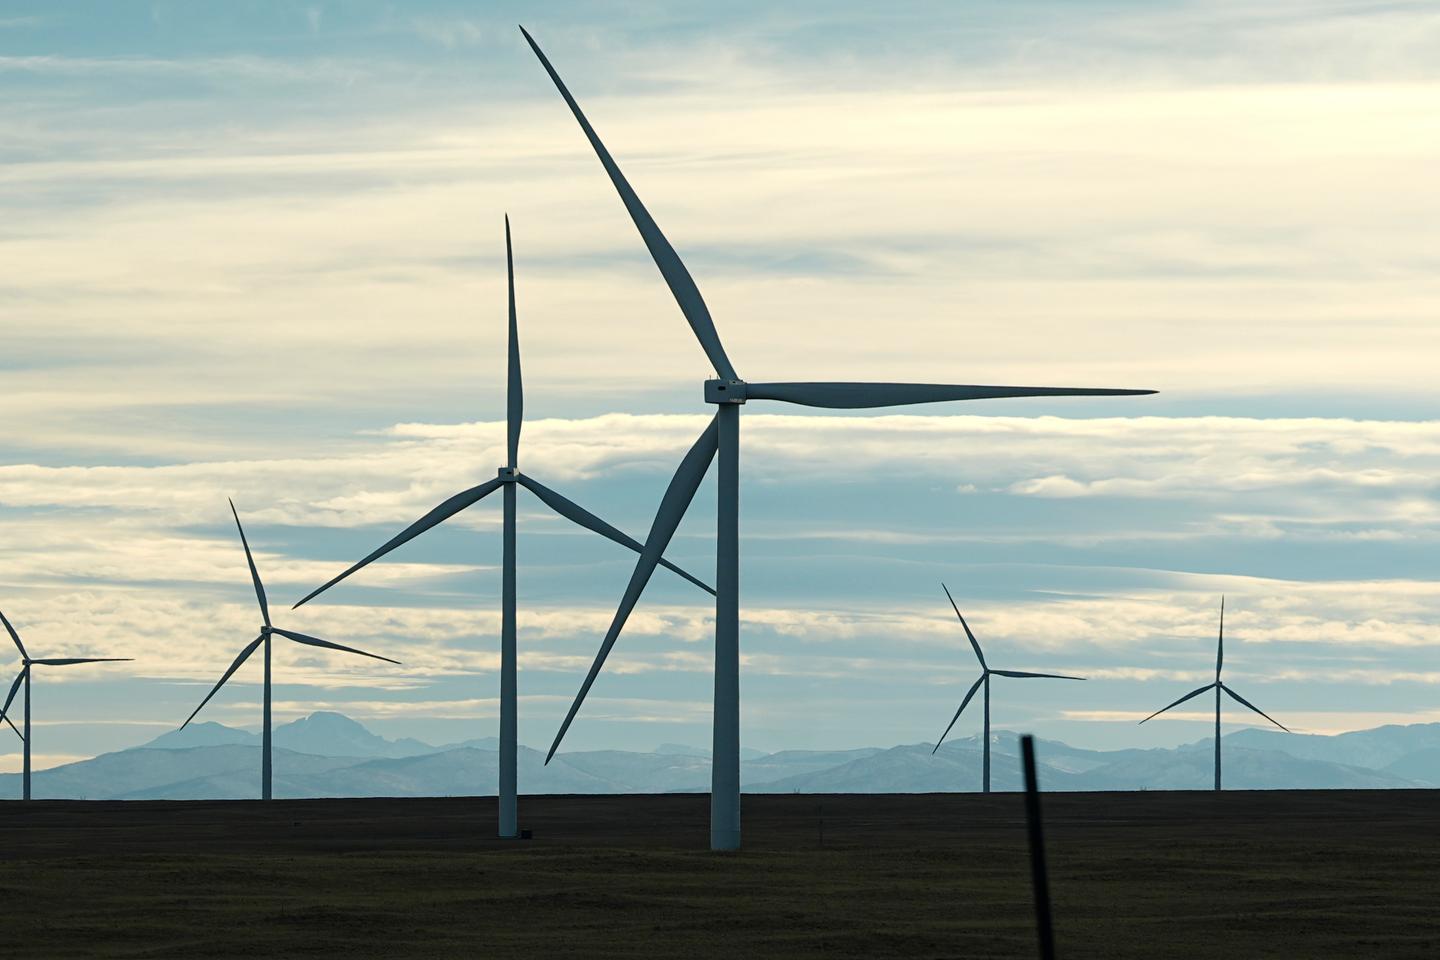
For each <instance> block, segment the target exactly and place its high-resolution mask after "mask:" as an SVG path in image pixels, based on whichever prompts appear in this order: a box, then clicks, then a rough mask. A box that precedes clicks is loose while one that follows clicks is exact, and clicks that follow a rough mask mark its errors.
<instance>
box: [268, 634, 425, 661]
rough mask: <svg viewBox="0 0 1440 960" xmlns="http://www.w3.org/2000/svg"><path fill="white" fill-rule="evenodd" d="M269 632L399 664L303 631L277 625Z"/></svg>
mask: <svg viewBox="0 0 1440 960" xmlns="http://www.w3.org/2000/svg"><path fill="white" fill-rule="evenodd" d="M270 632H271V633H278V634H280V636H282V637H288V638H289V639H291V640H294V641H295V642H296V643H306V644H309V645H310V646H312V647H325V648H327V649H329V650H343V651H345V652H346V653H358V654H360V656H362V657H373V658H375V659H376V660H384V661H385V662H386V663H394V664H397V665H398V664H399V663H400V661H399V660H391V659H390V658H389V657H382V656H380V654H378V653H366V652H365V651H364V650H356V649H355V648H354V647H347V646H344V645H343V644H339V643H331V642H330V641H329V640H321V639H320V638H319V637H311V636H306V635H305V634H303V633H296V632H295V631H293V630H281V629H280V628H279V627H271V628H270Z"/></svg>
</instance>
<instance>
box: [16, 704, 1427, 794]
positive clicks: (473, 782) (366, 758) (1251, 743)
mask: <svg viewBox="0 0 1440 960" xmlns="http://www.w3.org/2000/svg"><path fill="white" fill-rule="evenodd" d="M274 744H275V751H274V761H275V763H274V770H275V774H274V786H275V795H276V796H277V797H289V798H300V797H366V796H395V797H417V796H484V795H491V794H493V793H494V792H495V782H496V769H497V754H496V742H495V739H494V738H493V737H486V738H481V739H476V740H467V741H464V742H461V743H452V744H446V745H442V746H433V745H431V744H427V743H424V742H422V741H420V740H414V739H409V738H405V739H400V740H389V739H386V738H385V737H381V736H379V735H377V734H375V733H373V732H371V731H370V730H368V729H366V727H365V726H364V725H362V724H360V723H358V722H356V721H355V720H352V719H350V718H349V717H346V716H344V715H342V714H338V713H314V714H311V715H310V716H308V717H304V718H302V719H300V720H296V721H294V722H293V723H288V724H285V725H283V726H280V727H277V728H276V729H275V731H274ZM980 748H981V743H980V739H979V738H978V737H970V738H961V739H957V740H953V741H951V742H949V743H946V744H945V746H944V747H942V748H941V749H940V750H939V751H938V752H937V753H935V754H934V755H933V756H932V755H931V749H932V745H931V744H928V743H916V744H905V745H901V746H894V747H889V748H880V747H863V748H859V749H854V750H783V751H780V752H778V753H768V754H767V753H761V752H760V751H753V750H752V751H748V752H747V753H746V754H745V756H744V759H743V760H742V762H741V772H740V777H741V783H742V786H743V788H744V790H745V791H746V792H748V793H928V792H964V791H972V790H976V789H978V787H979V783H980V766H981V749H980ZM991 750H992V763H993V782H994V786H995V788H996V789H998V790H1017V789H1019V787H1020V772H1019V763H1018V760H1017V759H1016V757H1017V755H1018V738H1017V735H1016V734H1013V733H1009V732H1005V731H1000V732H997V733H995V734H993V737H992V746H991ZM1213 750H1214V746H1213V741H1211V740H1201V741H1198V742H1196V743H1192V744H1186V745H1184V746H1180V747H1176V748H1173V749H1149V750H1087V749H1083V748H1079V747H1072V746H1069V745H1067V744H1064V743H1061V742H1059V741H1055V740H1042V741H1039V742H1038V744H1037V750H1036V752H1037V756H1038V757H1039V760H1040V779H1041V784H1042V785H1043V786H1044V788H1045V789H1047V790H1201V789H1206V788H1208V787H1209V786H1210V783H1211V776H1212V769H1213V766H1212V765H1213V756H1214V754H1213ZM519 763H520V787H521V792H522V793H531V794H535V793H666V792H703V791H705V790H708V789H709V781H710V760H709V751H708V750H704V749H702V748H698V747H686V746H683V745H679V744H663V745H661V746H660V747H657V748H656V749H655V750H653V751H651V752H648V753H643V752H638V751H624V750H591V751H577V752H574V753H562V754H558V755H557V756H556V757H555V759H554V760H552V761H551V763H550V765H549V766H546V765H545V763H544V754H543V753H541V752H540V751H538V750H533V749H531V748H529V747H523V746H522V747H521V748H520V761H519ZM259 768H260V738H259V736H258V735H257V734H254V733H250V732H248V731H246V730H240V729H236V728H234V727H227V726H224V725H223V724H219V723H199V724H192V725H191V726H189V727H187V728H186V729H185V730H183V731H176V732H171V733H166V734H164V735H163V736H160V737H157V738H156V739H154V740H152V741H150V742H149V743H147V744H145V745H143V746H140V747H135V748H132V749H129V750H121V751H117V752H115V753H107V754H103V755H101V756H98V757H95V758H93V759H91V760H82V761H79V762H76V763H69V764H65V765H63V766H59V767H54V768H51V769H48V770H40V771H36V772H35V773H34V775H33V789H34V794H35V796H36V797H38V798H52V799H91V800H101V799H107V800H112V799H113V800H161V799H166V800H192V799H193V800H201V799H205V800H212V799H213V800H219V799H246V798H251V797H254V796H256V794H257V792H258V789H259ZM1225 785H1226V787H1227V788H1230V789H1236V790H1266V789H1334V788H1370V789H1390V788H1413V787H1434V786H1440V723H1428V724H1413V725H1410V726H1385V727H1377V728H1375V729H1372V730H1359V731H1355V732H1352V733H1343V734H1338V735H1335V736H1322V735H1317V734H1287V733H1280V732H1278V731H1269V730H1260V729H1245V730H1240V731H1237V732H1236V733H1232V734H1230V735H1228V736H1227V737H1225ZM19 790H20V784H19V775H18V774H0V796H6V797H11V796H18V795H19Z"/></svg>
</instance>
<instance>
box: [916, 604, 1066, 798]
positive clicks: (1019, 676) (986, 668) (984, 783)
mask: <svg viewBox="0 0 1440 960" xmlns="http://www.w3.org/2000/svg"><path fill="white" fill-rule="evenodd" d="M940 589H942V590H944V591H945V596H946V597H949V599H950V606H951V607H953V608H954V610H955V616H957V617H959V618H960V626H962V627H964V628H965V636H967V637H969V638H970V646H971V647H973V648H974V650H975V659H976V660H979V661H980V679H978V680H976V681H975V683H974V684H973V685H971V687H970V690H969V692H968V693H966V694H965V699H964V700H961V701H960V709H959V710H956V711H955V716H953V717H951V718H950V726H948V727H946V728H945V732H944V733H942V734H940V739H939V740H937V741H935V750H931V751H930V755H931V756H932V757H933V756H934V755H935V751H936V750H939V749H940V744H942V743H944V742H945V738H946V737H947V736H949V734H950V729H951V727H954V726H955V721H956V720H959V719H960V714H962V713H964V712H965V708H966V707H967V706H969V705H970V699H971V698H972V697H974V696H975V691H976V690H979V689H980V688H981V687H982V686H983V687H984V688H985V697H984V699H985V733H984V737H985V751H984V758H985V759H984V761H983V764H982V770H983V775H982V777H981V789H982V790H983V791H984V792H985V793H989V792H990V678H991V677H992V676H995V677H1013V678H1014V679H1016V680H1036V679H1048V680H1084V679H1085V678H1084V677H1067V676H1065V675H1064V674H1059V673H1022V672H1020V671H1019V670H992V669H990V665H989V664H987V663H986V662H985V654H984V653H983V652H981V650H980V641H978V640H976V639H975V634H973V633H971V632H970V624H968V623H966V622H965V615H964V614H962V613H961V612H960V608H959V607H957V606H955V598H954V597H951V596H950V588H949V587H947V586H945V584H943V583H942V584H940Z"/></svg>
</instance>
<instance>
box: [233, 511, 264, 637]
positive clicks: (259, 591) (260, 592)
mask: <svg viewBox="0 0 1440 960" xmlns="http://www.w3.org/2000/svg"><path fill="white" fill-rule="evenodd" d="M230 512H231V513H233V514H235V527H236V529H238V530H239V531H240V542H241V543H242V544H244V545H245V562H246V563H248V564H249V565H250V579H251V580H254V581H255V598H256V599H257V600H259V601H260V615H261V616H262V617H264V618H265V626H267V627H268V626H270V604H269V602H268V601H267V600H266V599H265V585H264V584H263V583H261V582H260V571H259V570H256V569H255V558H254V557H252V556H250V541H248V540H246V539H245V528H244V527H242V526H240V514H239V513H236V511H235V501H234V500H231V501H230Z"/></svg>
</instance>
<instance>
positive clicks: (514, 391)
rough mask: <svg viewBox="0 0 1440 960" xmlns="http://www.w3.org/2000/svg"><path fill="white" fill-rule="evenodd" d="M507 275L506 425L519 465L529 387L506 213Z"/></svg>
mask: <svg viewBox="0 0 1440 960" xmlns="http://www.w3.org/2000/svg"><path fill="white" fill-rule="evenodd" d="M505 276H506V279H507V280H508V281H509V288H510V340H509V344H510V351H509V352H510V367H509V371H508V373H509V376H508V378H507V381H506V395H505V426H506V435H505V443H506V452H507V453H509V455H510V468H511V469H512V470H513V469H514V468H515V467H516V465H517V459H516V458H517V457H519V455H520V424H521V423H522V422H523V421H524V419H525V388H524V385H523V384H522V383H521V381H520V331H519V326H518V325H517V324H516V322H515V256H514V254H512V253H511V251H510V216H509V214H506V216H505Z"/></svg>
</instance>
